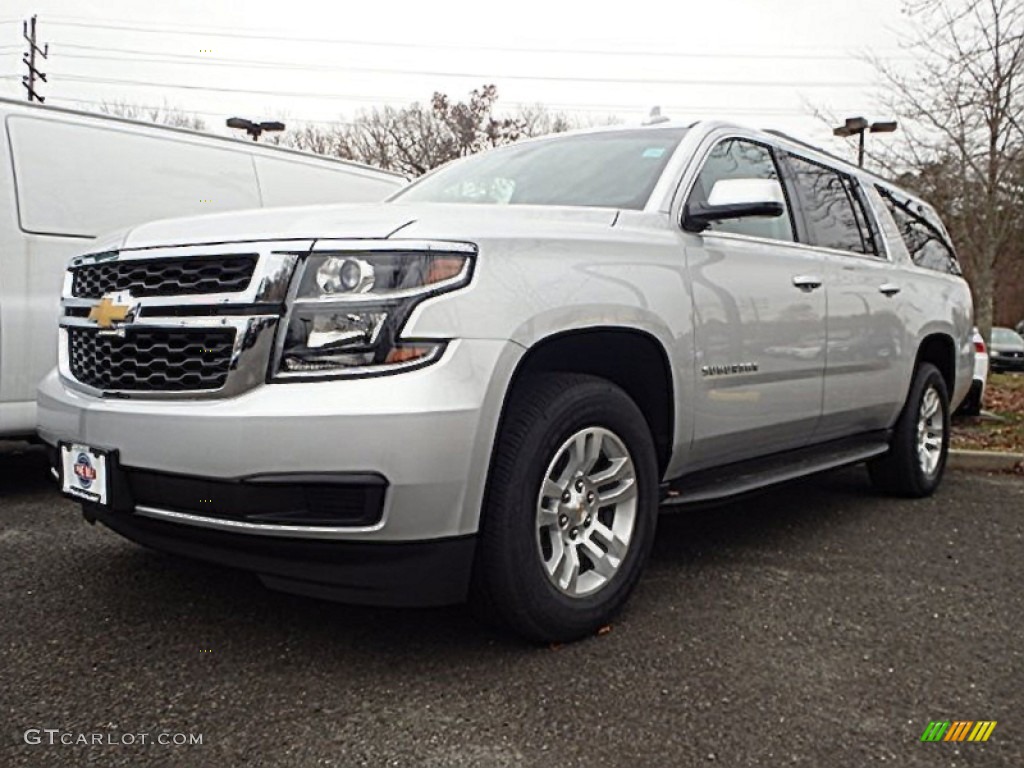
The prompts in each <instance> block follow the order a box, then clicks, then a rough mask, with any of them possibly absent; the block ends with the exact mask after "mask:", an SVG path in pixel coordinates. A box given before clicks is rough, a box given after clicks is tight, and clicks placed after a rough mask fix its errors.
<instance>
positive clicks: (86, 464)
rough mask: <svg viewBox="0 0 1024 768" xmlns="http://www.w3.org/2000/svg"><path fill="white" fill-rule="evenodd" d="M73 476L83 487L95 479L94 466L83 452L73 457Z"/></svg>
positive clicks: (86, 486)
mask: <svg viewBox="0 0 1024 768" xmlns="http://www.w3.org/2000/svg"><path fill="white" fill-rule="evenodd" d="M75 477H77V478H78V484H79V485H80V486H82V487H83V488H88V487H89V486H90V485H92V481H93V480H95V479H96V467H94V466H93V465H92V462H91V461H90V460H89V457H88V456H86V455H85V454H84V453H80V454H78V458H76V459H75Z"/></svg>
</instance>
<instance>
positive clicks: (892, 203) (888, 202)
mask: <svg viewBox="0 0 1024 768" xmlns="http://www.w3.org/2000/svg"><path fill="white" fill-rule="evenodd" d="M876 189H877V190H878V193H879V194H880V195H881V196H882V200H883V201H885V206H886V208H887V209H888V210H889V213H890V214H892V218H893V221H895V222H896V227H897V229H899V232H900V237H902V238H903V244H904V245H905V246H906V248H907V253H909V254H910V258H911V259H912V260H913V262H914V264H916V265H917V266H919V267H923V268H924V269H931V270H934V271H936V272H945V273H946V274H948V275H959V274H961V270H960V262H959V261H957V258H956V252H955V251H954V250H953V244H952V243H951V242H950V241H949V237H948V235H947V234H946V232H945V229H944V228H943V226H942V222H941V221H940V220H939V217H938V216H937V215H936V214H935V212H934V211H932V210H931V209H930V208H928V207H927V206H925V205H922V204H921V203H919V202H916V201H915V200H913V199H912V198H910V197H908V196H907V195H903V194H901V193H899V192H896V191H894V190H891V189H887V188H886V187H882V186H879V187H876Z"/></svg>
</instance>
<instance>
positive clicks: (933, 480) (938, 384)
mask: <svg viewBox="0 0 1024 768" xmlns="http://www.w3.org/2000/svg"><path fill="white" fill-rule="evenodd" d="M930 387H934V389H935V391H936V392H937V393H938V395H939V408H940V410H941V412H942V455H941V457H940V458H939V464H938V466H937V467H936V468H935V471H934V472H933V473H932V474H930V475H929V474H926V473H925V471H924V469H923V468H922V467H921V462H920V460H919V459H918V456H917V421H918V418H919V414H920V412H921V401H922V400H923V399H924V394H925V392H927V391H928V389H929V388H930ZM907 406H908V407H907V412H906V419H905V423H904V424H902V425H901V427H902V429H903V431H904V434H903V435H901V437H902V438H903V442H904V445H903V449H904V450H906V451H907V453H908V461H910V462H911V471H912V474H913V477H914V482H915V485H916V486H917V487H918V488H919V489H920V492H921V493H922V494H923V495H927V494H931V493H932V492H933V491H934V490H935V489H936V488H938V486H939V484H940V483H941V482H942V476H943V474H944V473H945V470H946V460H947V458H948V457H949V427H950V413H949V394H948V392H947V391H946V382H945V379H943V378H942V374H941V373H939V370H938V369H937V368H935V367H934V366H933V365H925V366H922V367H921V369H920V370H919V371H918V375H917V377H916V379H915V381H914V387H913V389H912V391H911V397H910V399H909V401H908V403H907Z"/></svg>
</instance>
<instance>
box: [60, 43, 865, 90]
mask: <svg viewBox="0 0 1024 768" xmlns="http://www.w3.org/2000/svg"><path fill="white" fill-rule="evenodd" d="M65 47H66V46H65ZM124 52H125V53H137V54H138V55H141V56H146V57H147V58H143V59H140V58H138V56H136V57H134V58H131V59H128V58H125V57H123V56H102V55H98V56H94V55H91V54H81V53H64V54H62V56H63V57H64V58H68V59H91V60H99V61H133V62H136V61H142V62H146V63H150V64H179V65H180V64H186V65H201V66H206V67H209V66H215V67H235V68H257V69H275V70H301V71H310V72H364V73H367V74H387V75H406V76H408V75H413V76H421V77H467V78H468V77H473V78H479V79H496V80H540V81H548V82H562V81H564V82H585V83H629V84H653V85H707V86H712V85H713V86H726V87H730V86H734V85H737V86H746V85H750V86H753V87H760V86H767V87H773V88H774V87H779V88H782V87H786V88H790V87H792V88H797V87H810V88H816V87H822V88H845V87H850V88H867V87H870V86H871V85H872V84H871V83H855V82H849V81H839V82H821V81H774V82H773V81H764V82H750V83H744V82H739V81H728V80H672V79H666V78H625V77H620V78H604V77H596V76H582V77H581V76H565V75H519V74H493V73H473V72H467V73H462V72H435V71H430V70H422V69H417V70H412V69H390V68H385V67H361V66H347V65H330V64H328V65H319V64H294V63H292V62H285V61H278V62H275V61H265V60H264V61H258V60H242V59H234V60H233V59H224V58H205V57H203V56H191V55H187V54H179V55H174V54H149V53H146V52H145V51H128V50H125V51H124ZM156 57H159V58H156ZM172 57H173V58H172Z"/></svg>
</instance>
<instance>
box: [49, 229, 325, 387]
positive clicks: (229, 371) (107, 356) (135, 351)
mask: <svg viewBox="0 0 1024 768" xmlns="http://www.w3.org/2000/svg"><path fill="white" fill-rule="evenodd" d="M312 245H313V241H311V240H306V241H301V240H300V241H296V240H288V241H260V242H248V243H235V244H230V243H229V244H219V243H210V244H201V245H188V246H169V247H154V248H145V249H129V250H124V251H104V252H97V253H94V254H86V255H83V256H78V257H76V258H75V259H73V260H72V262H71V265H70V267H69V269H68V271H67V272H66V273H65V276H64V287H63V290H62V292H61V304H62V307H63V312H62V316H61V320H60V330H59V332H58V335H59V339H60V343H59V347H58V368H59V370H60V375H61V377H62V378H63V380H64V381H65V382H66V383H67V384H68V386H69V387H71V388H73V389H76V390H78V391H79V392H82V393H85V394H87V395H90V396H93V397H109V396H114V397H123V398H139V399H151V400H174V399H178V398H188V399H195V400H199V399H216V398H227V397H235V396H236V395H240V394H242V393H244V392H248V391H249V390H251V389H253V388H255V387H258V386H259V385H260V384H262V383H264V382H265V381H266V377H267V367H268V366H269V364H270V358H271V354H272V352H273V344H274V337H275V334H276V332H277V328H278V325H279V323H280V320H281V308H282V306H283V304H284V301H285V298H286V296H287V294H288V290H289V287H290V285H291V278H292V275H293V274H294V272H295V268H296V265H297V264H298V263H299V260H300V259H301V257H302V255H303V254H305V253H308V252H309V249H310V248H311V247H312ZM225 264H227V268H226V269H227V271H224V270H222V269H221V268H222V267H223V266H224V265H225ZM217 265H220V266H217ZM214 268H216V269H218V270H221V271H219V272H218V273H217V276H216V278H215V279H214V277H213V273H212V271H211V270H213V269H214ZM85 270H99V271H95V272H89V273H88V274H89V275H90V276H89V277H88V278H87V277H83V276H82V275H85V274H86V272H85ZM97 275H98V276H99V277H96V276H97ZM101 278H102V280H103V282H102V284H100V285H99V286H98V287H96V286H94V285H92V284H91V283H89V282H88V281H92V280H99V279H101ZM76 279H77V283H76ZM126 281H127V282H126ZM147 281H148V282H147ZM96 291H99V292H100V293H98V294H97V295H94V296H83V295H79V294H80V292H86V293H89V292H92V293H95V292H96ZM196 291H201V292H196ZM111 304H113V305H114V306H117V307H118V308H119V311H120V309H126V308H127V311H126V312H125V313H124V319H123V320H119V319H118V318H117V317H116V316H115V317H113V318H111V317H109V316H105V315H104V314H103V313H102V312H101V313H99V314H94V312H93V310H96V309H99V308H100V307H101V306H110V305H111ZM115 315H116V313H115ZM203 350H208V351H206V352H204V351H203Z"/></svg>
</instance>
